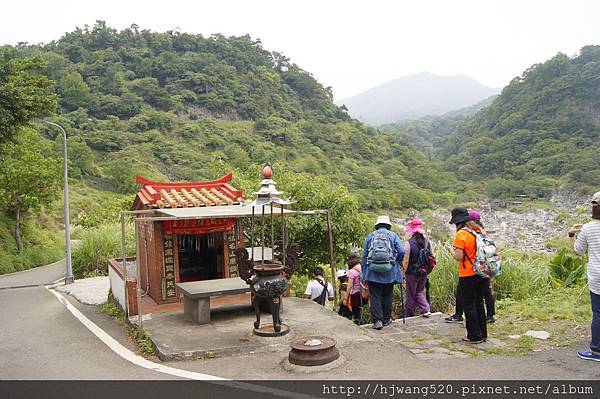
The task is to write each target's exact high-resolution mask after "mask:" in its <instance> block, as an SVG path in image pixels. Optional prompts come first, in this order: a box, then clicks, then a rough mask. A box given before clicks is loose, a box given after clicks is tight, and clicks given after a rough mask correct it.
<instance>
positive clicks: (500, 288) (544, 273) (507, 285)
mask: <svg viewBox="0 0 600 399" xmlns="http://www.w3.org/2000/svg"><path fill="white" fill-rule="evenodd" d="M548 262H549V258H548V257H547V256H544V255H540V254H529V253H519V252H515V251H503V252H502V274H501V275H500V276H498V277H496V278H495V279H494V280H493V281H492V287H493V291H494V293H495V295H496V298H497V299H504V298H511V299H513V300H516V301H520V300H523V299H526V298H530V297H534V296H537V295H542V294H545V293H547V292H548V291H549V290H550V289H551V288H552V278H551V276H550V270H549V268H548Z"/></svg>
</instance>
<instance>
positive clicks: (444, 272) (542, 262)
mask: <svg viewBox="0 0 600 399" xmlns="http://www.w3.org/2000/svg"><path fill="white" fill-rule="evenodd" d="M433 251H434V253H435V256H436V259H437V265H436V267H435V269H434V270H433V272H431V274H430V275H429V284H430V293H431V307H432V310H433V311H442V312H446V311H449V310H451V308H452V307H454V306H455V304H456V285H457V284H458V262H457V261H456V260H454V259H453V258H452V255H451V254H450V252H449V251H448V249H447V248H445V247H444V245H443V244H442V243H439V242H438V243H434V245H433ZM549 261H550V258H549V257H547V256H545V255H539V254H525V253H520V252H516V251H503V252H502V274H501V275H500V276H498V277H496V278H495V279H493V280H492V281H491V284H492V289H493V292H494V293H495V296H496V298H497V299H504V298H511V299H513V300H517V301H519V300H523V299H525V298H529V297H532V296H536V295H542V294H545V293H547V292H548V291H549V290H550V289H551V288H552V278H551V276H550V270H549V267H548V265H549Z"/></svg>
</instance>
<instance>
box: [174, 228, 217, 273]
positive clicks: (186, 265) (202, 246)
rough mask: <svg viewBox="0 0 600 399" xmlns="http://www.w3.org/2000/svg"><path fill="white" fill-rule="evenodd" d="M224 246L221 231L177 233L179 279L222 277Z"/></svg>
mask: <svg viewBox="0 0 600 399" xmlns="http://www.w3.org/2000/svg"><path fill="white" fill-rule="evenodd" d="M224 247H225V243H224V240H223V233H222V232H219V233H207V234H190V235H178V236H177V248H178V258H179V281H180V282H187V281H199V280H212V279H216V278H223V277H224V270H225V268H224V259H223V254H224Z"/></svg>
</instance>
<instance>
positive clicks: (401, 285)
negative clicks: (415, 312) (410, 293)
mask: <svg viewBox="0 0 600 399" xmlns="http://www.w3.org/2000/svg"><path fill="white" fill-rule="evenodd" d="M400 302H401V303H402V324H406V314H405V312H404V281H402V282H401V283H400Z"/></svg>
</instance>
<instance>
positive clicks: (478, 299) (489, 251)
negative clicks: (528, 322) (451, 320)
mask: <svg viewBox="0 0 600 399" xmlns="http://www.w3.org/2000/svg"><path fill="white" fill-rule="evenodd" d="M451 213H452V218H451V219H450V222H449V223H450V224H454V225H456V236H455V237H454V244H453V246H452V247H450V248H449V250H450V253H451V254H452V257H453V258H454V259H455V260H457V261H458V262H459V266H458V277H459V278H458V284H459V286H460V293H461V298H462V301H463V306H464V312H465V319H466V327H467V336H466V337H463V338H462V340H463V341H466V342H470V343H473V344H479V343H481V342H484V341H486V340H487V323H486V320H485V308H484V306H483V298H484V296H485V293H486V290H489V284H490V277H494V276H496V275H498V274H499V273H500V257H499V255H498V252H497V250H496V246H495V245H494V243H493V241H491V240H490V239H489V238H487V237H485V236H483V235H482V234H480V232H481V229H480V228H479V226H478V225H477V223H475V222H474V221H472V220H471V219H470V218H469V212H468V211H467V209H466V208H454V209H452V212H451Z"/></svg>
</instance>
